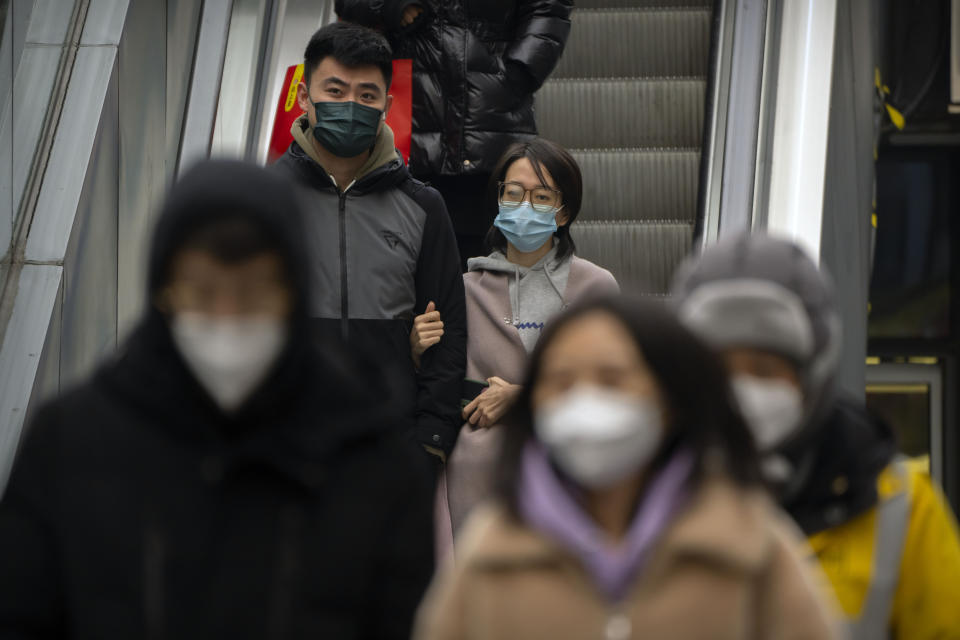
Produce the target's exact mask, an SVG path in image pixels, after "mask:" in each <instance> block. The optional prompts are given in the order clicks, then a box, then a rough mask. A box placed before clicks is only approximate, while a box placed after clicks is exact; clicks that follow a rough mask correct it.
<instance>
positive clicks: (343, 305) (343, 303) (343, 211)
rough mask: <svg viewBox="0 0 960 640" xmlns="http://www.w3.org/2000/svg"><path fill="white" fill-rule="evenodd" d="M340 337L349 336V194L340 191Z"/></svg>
mask: <svg viewBox="0 0 960 640" xmlns="http://www.w3.org/2000/svg"><path fill="white" fill-rule="evenodd" d="M339 218H340V220H339V223H340V337H341V338H342V339H343V340H344V341H346V340H347V336H348V333H349V332H348V329H347V327H348V323H347V311H348V309H349V304H348V303H349V298H348V296H347V194H346V193H345V192H341V193H340V215H339Z"/></svg>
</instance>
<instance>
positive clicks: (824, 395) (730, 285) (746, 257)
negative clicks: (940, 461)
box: [672, 235, 841, 419]
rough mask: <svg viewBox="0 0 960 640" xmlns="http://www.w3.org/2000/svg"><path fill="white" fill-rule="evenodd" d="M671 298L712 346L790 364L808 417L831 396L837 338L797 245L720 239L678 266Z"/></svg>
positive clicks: (821, 277) (818, 273)
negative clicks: (777, 356)
mask: <svg viewBox="0 0 960 640" xmlns="http://www.w3.org/2000/svg"><path fill="white" fill-rule="evenodd" d="M672 293H673V304H674V305H675V308H676V311H677V314H678V316H679V317H680V320H681V321H682V322H683V323H684V324H686V325H687V326H688V327H689V328H690V329H691V330H693V331H694V332H695V333H696V334H698V335H699V336H700V337H701V338H703V339H704V340H706V341H707V342H708V343H710V344H712V345H713V346H715V347H717V348H726V347H735V346H742V347H753V348H757V349H762V350H764V351H771V352H774V353H777V354H780V355H783V356H785V357H787V358H789V359H790V360H792V361H793V362H795V363H796V365H797V368H798V370H799V373H800V375H801V378H802V380H803V384H804V397H805V403H806V405H807V407H806V409H807V410H806V413H807V418H808V419H810V418H812V417H813V415H814V414H816V413H819V411H817V410H818V408H819V407H820V406H822V405H823V404H824V403H825V402H827V401H828V399H829V398H830V397H832V386H833V380H834V376H835V373H836V369H837V364H838V359H839V354H840V341H841V326H840V316H839V314H838V313H837V309H836V304H835V302H834V296H833V283H832V280H831V278H830V276H829V275H828V274H827V273H826V272H825V271H823V270H822V269H818V268H817V265H816V264H815V263H814V262H813V260H811V259H810V257H809V256H808V255H807V254H806V252H805V251H804V250H803V249H801V248H800V247H799V246H797V245H795V244H793V243H792V242H789V241H786V240H780V239H776V238H772V237H770V236H766V235H741V236H736V237H733V238H727V239H724V240H722V241H720V242H718V243H717V244H715V245H712V246H710V247H708V248H706V249H705V250H704V251H703V253H702V254H701V255H700V256H698V257H694V258H691V259H688V260H687V261H686V262H685V263H684V264H683V265H681V267H680V269H679V270H678V271H677V274H676V276H675V278H674V282H673V287H672Z"/></svg>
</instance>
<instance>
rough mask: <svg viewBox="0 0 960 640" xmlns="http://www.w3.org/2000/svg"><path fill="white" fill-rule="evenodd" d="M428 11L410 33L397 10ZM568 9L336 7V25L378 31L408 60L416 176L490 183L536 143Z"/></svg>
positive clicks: (546, 5)
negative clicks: (475, 176)
mask: <svg viewBox="0 0 960 640" xmlns="http://www.w3.org/2000/svg"><path fill="white" fill-rule="evenodd" d="M412 4H419V5H421V6H422V7H423V8H424V9H425V11H424V13H423V14H421V16H420V17H419V18H418V19H417V20H416V22H414V23H413V24H412V25H410V26H408V27H402V26H401V19H402V17H403V12H404V9H406V8H407V7H408V6H409V5H412ZM572 9H573V0H337V2H336V11H337V15H338V16H340V18H341V19H343V20H349V21H351V22H356V23H359V24H363V25H366V26H368V27H374V28H379V29H383V30H384V31H385V32H386V34H387V37H388V38H389V39H390V43H391V45H392V46H393V49H394V54H395V56H396V57H397V58H412V59H413V140H412V144H411V150H410V170H411V171H412V172H413V174H414V175H415V176H420V177H425V176H437V175H459V174H464V173H466V174H470V173H480V174H488V173H491V172H492V170H493V168H494V166H495V165H496V162H497V160H499V159H500V156H501V155H502V153H503V151H504V150H505V149H506V148H507V146H509V145H510V143H512V142H518V141H522V140H526V139H529V138H532V137H533V136H535V135H536V133H537V126H536V122H535V120H534V113H533V111H534V109H533V93H534V92H535V91H536V90H537V89H539V88H540V85H542V84H543V83H544V81H545V80H546V79H547V77H548V76H549V75H550V73H551V72H552V71H553V69H554V67H556V65H557V62H559V60H560V56H561V54H562V53H563V48H564V46H565V45H566V41H567V36H568V35H569V33H570V11H571V10H572Z"/></svg>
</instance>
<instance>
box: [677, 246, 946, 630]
mask: <svg viewBox="0 0 960 640" xmlns="http://www.w3.org/2000/svg"><path fill="white" fill-rule="evenodd" d="M673 294H674V297H675V301H676V307H677V311H678V314H679V316H680V318H681V320H682V321H683V322H684V323H685V324H687V326H689V327H690V328H691V329H693V330H694V331H695V332H696V333H698V334H699V335H700V336H701V337H702V338H704V339H706V340H707V341H708V342H710V343H711V344H712V345H713V346H715V347H717V348H718V349H719V350H720V351H721V353H722V354H723V356H724V358H725V360H726V362H727V367H728V369H729V371H730V373H731V375H732V377H733V381H732V386H733V392H734V394H735V395H736V397H737V399H738V400H739V403H740V407H741V410H742V411H743V413H744V416H745V417H746V418H747V422H748V424H749V425H750V427H751V429H752V430H753V433H754V437H755V441H756V443H757V445H758V448H759V449H760V451H761V453H762V454H764V456H765V460H764V467H765V473H766V475H767V478H768V480H769V482H770V483H771V485H772V486H773V487H774V489H775V491H776V492H777V494H778V497H779V500H780V503H781V505H782V506H783V507H784V508H785V509H786V510H787V511H788V512H789V513H790V515H791V516H792V517H793V518H794V520H795V521H796V522H797V524H799V525H800V527H801V528H802V529H803V531H804V532H805V533H806V534H807V536H808V540H809V543H810V547H811V548H812V549H813V551H814V552H815V553H816V555H817V557H818V559H819V561H820V564H821V566H822V567H823V569H824V570H825V572H826V574H827V576H828V578H829V579H830V583H831V584H832V586H833V588H834V592H835V594H836V596H837V600H838V602H839V604H840V606H841V608H842V610H843V613H844V614H845V617H846V618H847V621H848V626H849V629H850V631H851V637H852V638H853V640H868V639H873V638H881V637H883V638H886V637H889V638H896V639H899V640H927V639H929V640H933V639H934V638H947V637H949V638H956V637H960V610H958V609H957V607H956V599H957V595H958V591H957V589H958V585H960V541H958V534H957V525H956V521H955V519H954V518H953V516H952V514H951V513H950V511H949V508H948V507H947V506H946V504H945V501H944V500H943V497H942V495H941V494H940V492H939V490H938V489H937V488H936V487H935V486H934V485H933V484H932V483H931V480H930V478H929V476H928V475H926V474H923V473H920V472H919V471H917V470H916V469H913V468H911V467H910V466H909V465H907V464H906V463H905V462H904V461H903V460H902V459H901V458H899V457H897V456H896V455H895V454H896V445H895V442H894V437H893V434H892V432H891V431H890V429H889V427H887V426H886V425H885V424H883V423H881V422H880V421H878V420H876V419H875V418H873V417H872V416H870V415H869V414H868V413H867V411H866V409H865V408H864V407H863V405H862V404H861V403H856V402H853V401H852V400H850V399H846V398H844V397H842V396H841V395H840V394H839V392H838V390H837V389H836V388H835V383H834V377H835V373H836V367H837V360H838V357H839V351H840V341H841V340H842V328H841V325H840V318H839V315H838V313H837V309H836V306H835V302H834V299H833V291H832V285H831V283H830V279H829V277H828V276H827V274H825V273H824V272H822V271H820V270H818V269H817V266H816V265H815V264H814V263H813V261H812V260H811V259H810V258H809V257H808V256H807V255H806V254H805V253H804V251H803V250H802V249H800V248H799V247H797V246H796V245H793V244H791V243H789V242H786V241H783V240H777V239H773V238H769V237H766V236H760V235H754V236H741V237H737V238H732V239H727V240H725V241H721V242H720V243H718V244H716V245H714V246H711V247H709V248H708V249H707V250H705V251H704V252H703V254H702V255H701V256H700V257H699V258H698V259H694V260H691V261H690V262H688V263H687V264H686V265H685V266H683V267H681V269H680V271H679V272H678V275H677V277H676V279H675V281H674V285H673Z"/></svg>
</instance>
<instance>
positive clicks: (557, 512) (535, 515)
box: [517, 441, 693, 602]
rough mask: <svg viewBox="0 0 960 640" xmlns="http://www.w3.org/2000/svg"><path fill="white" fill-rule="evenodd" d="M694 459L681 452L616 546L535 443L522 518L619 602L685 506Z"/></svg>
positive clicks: (530, 448) (525, 468)
mask: <svg viewBox="0 0 960 640" xmlns="http://www.w3.org/2000/svg"><path fill="white" fill-rule="evenodd" d="M692 470H693V456H692V455H691V454H690V452H689V451H685V450H681V451H679V452H678V453H677V454H675V455H674V456H673V457H672V458H671V459H670V461H669V462H668V463H667V464H666V466H664V467H663V469H662V470H661V471H660V472H659V473H658V474H657V475H656V476H654V477H653V478H652V479H651V481H650V482H649V484H648V485H647V487H646V491H645V492H644V496H643V499H642V501H641V503H640V507H639V509H637V513H636V515H635V516H634V518H633V522H632V523H631V524H630V527H629V528H628V530H627V532H626V535H625V536H624V538H623V540H622V541H620V543H619V544H618V545H616V546H614V545H613V544H612V543H611V541H610V539H609V536H607V534H606V533H605V532H604V531H602V530H601V529H600V527H599V525H597V524H596V522H594V520H593V519H592V518H591V517H590V515H589V514H587V512H586V511H585V510H584V509H583V507H581V506H580V505H579V504H578V503H577V501H576V499H575V498H574V497H573V495H572V494H571V491H570V488H568V487H567V486H566V485H565V484H564V482H563V481H562V480H561V479H560V478H559V477H558V476H557V474H556V472H555V471H554V470H553V467H552V466H551V465H550V460H549V459H548V457H547V453H546V451H545V450H544V449H543V447H542V445H540V444H539V443H537V442H535V441H531V442H529V443H528V444H527V446H526V448H525V449H524V452H523V461H522V466H521V470H520V486H519V491H518V496H517V498H518V500H517V503H518V508H519V510H520V515H521V516H522V517H523V518H524V520H526V523H527V524H528V525H529V526H530V527H532V528H533V529H535V530H537V531H539V532H540V533H542V534H544V535H546V536H547V537H549V538H551V539H552V540H554V541H555V542H558V543H560V545H561V546H563V547H565V548H566V549H567V550H568V551H570V552H571V553H573V554H574V555H576V556H577V557H578V558H579V559H580V561H581V562H582V563H583V566H584V567H585V568H586V570H587V572H588V573H589V574H590V575H591V576H592V577H593V580H594V582H595V583H596V585H597V587H599V589H600V591H601V592H603V594H604V595H606V596H607V597H608V598H610V599H611V601H613V602H619V601H620V600H622V599H623V598H624V597H625V596H626V595H627V590H628V589H629V587H630V586H631V584H632V583H633V580H634V578H635V577H636V576H637V574H639V573H640V570H641V569H642V568H643V563H644V560H645V559H646V555H647V552H648V551H649V550H650V548H651V547H652V546H653V544H654V543H655V542H656V541H657V539H658V538H659V537H660V534H661V533H662V532H663V530H664V529H666V527H667V525H669V524H670V522H671V520H672V519H673V516H674V515H676V513H677V511H678V510H679V508H680V507H681V506H682V505H683V502H684V498H685V497H686V492H685V485H686V483H687V480H688V479H689V478H690V473H691V471H692Z"/></svg>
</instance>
